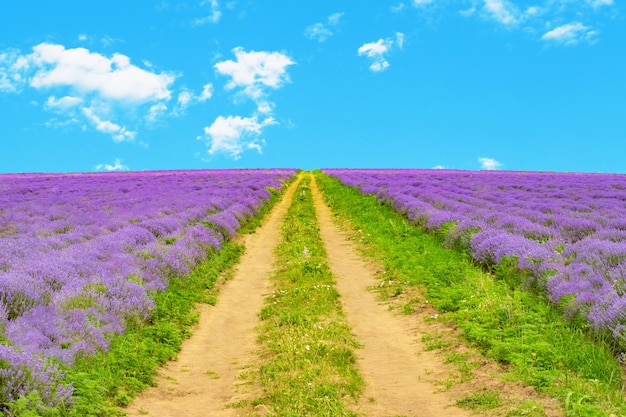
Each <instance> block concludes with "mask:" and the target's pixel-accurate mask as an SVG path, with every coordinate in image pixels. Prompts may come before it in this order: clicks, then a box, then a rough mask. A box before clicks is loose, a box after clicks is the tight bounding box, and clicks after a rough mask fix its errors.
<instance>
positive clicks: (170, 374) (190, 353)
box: [125, 183, 297, 417]
mask: <svg viewBox="0 0 626 417" xmlns="http://www.w3.org/2000/svg"><path fill="white" fill-rule="evenodd" d="M296 186H297V184H296V183H294V184H292V185H291V186H290V187H289V189H288V190H287V191H286V193H285V195H284V197H283V198H282V200H281V201H280V202H278V203H277V204H276V206H275V207H274V208H273V209H272V211H271V213H270V214H269V218H268V219H267V221H266V222H265V223H264V224H263V225H262V226H261V227H260V228H259V229H257V231H256V232H255V233H254V234H250V235H246V236H245V237H244V239H243V240H244V242H243V243H244V245H245V247H246V251H245V253H244V254H243V256H242V258H241V261H240V263H239V265H238V266H237V268H236V271H235V274H234V276H233V278H232V279H231V280H229V281H228V282H226V283H225V284H224V285H223V287H222V288H221V289H220V294H219V297H218V302H217V304H216V305H215V307H212V306H209V305H201V306H200V310H201V315H200V321H199V323H198V326H197V328H196V329H195V330H194V332H193V336H192V337H191V338H189V339H187V340H185V342H184V343H183V347H182V350H181V352H180V353H179V355H178V358H177V360H175V361H173V362H170V363H169V364H168V365H167V366H166V367H165V368H163V370H162V371H161V373H160V375H159V376H158V379H157V386H156V387H154V388H150V389H148V390H146V391H145V392H143V393H142V394H141V395H140V396H139V397H138V398H137V399H136V400H135V401H134V402H133V404H131V406H129V407H128V408H127V409H126V410H125V411H127V412H128V415H129V416H149V417H178V416H186V417H194V416H198V417H199V416H202V417H205V416H224V417H226V416H229V417H230V416H238V415H243V414H244V413H246V412H247V411H245V410H242V409H238V408H229V405H232V404H235V403H237V402H241V401H242V400H243V401H245V400H248V399H251V398H256V397H257V396H258V395H256V394H257V393H258V392H259V391H260V388H259V387H257V386H255V385H254V384H252V385H250V383H249V381H248V378H245V372H246V370H247V369H250V366H251V364H252V363H253V362H254V361H255V359H256V356H255V355H254V351H255V350H257V349H258V348H259V346H258V344H257V341H256V339H257V335H256V331H255V327H256V326H257V325H258V324H259V318H258V313H259V311H260V310H261V308H262V306H263V294H264V293H265V292H266V290H267V286H268V285H269V280H268V275H269V274H270V272H271V271H272V266H273V261H272V260H273V251H274V247H275V246H276V245H277V243H278V241H279V238H280V230H281V228H280V226H281V224H282V222H283V219H284V217H285V215H286V213H287V209H288V208H289V206H290V204H291V199H292V197H293V193H294V191H295V188H296ZM242 376H243V377H244V378H242Z"/></svg>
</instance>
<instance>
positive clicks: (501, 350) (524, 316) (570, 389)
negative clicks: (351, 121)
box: [315, 171, 626, 417]
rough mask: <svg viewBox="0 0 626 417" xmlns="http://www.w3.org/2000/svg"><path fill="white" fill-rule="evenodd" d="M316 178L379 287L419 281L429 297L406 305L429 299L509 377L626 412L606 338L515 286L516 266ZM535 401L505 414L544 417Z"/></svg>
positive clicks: (478, 400)
mask: <svg viewBox="0 0 626 417" xmlns="http://www.w3.org/2000/svg"><path fill="white" fill-rule="evenodd" d="M315 175H316V179H317V183H318V185H319V186H320V188H321V190H322V192H323V194H324V197H325V200H326V203H327V204H329V205H330V207H331V208H332V210H333V212H334V213H335V216H338V217H339V218H340V219H342V220H347V221H348V222H349V224H350V225H351V227H353V228H354V230H356V231H357V233H358V236H360V239H359V240H360V241H361V242H362V243H363V248H364V249H365V251H366V253H367V254H368V255H369V256H371V257H373V258H374V259H375V260H376V261H377V262H378V263H382V265H383V266H384V269H385V272H384V274H383V275H382V276H381V288H379V290H380V291H383V292H385V294H387V296H390V297H397V296H398V295H400V294H402V293H404V292H411V291H408V290H410V289H412V288H413V289H414V288H415V287H417V288H419V292H420V294H423V295H424V296H425V297H426V300H423V299H422V297H421V296H418V297H413V298H409V302H408V303H406V304H405V305H404V307H403V310H404V311H405V312H410V311H411V310H413V309H414V308H418V307H419V305H420V304H422V305H423V304H424V303H429V304H430V305H432V306H433V307H435V309H437V311H438V314H437V315H434V316H433V320H439V321H442V322H446V323H450V324H452V325H454V326H456V327H458V328H459V329H460V330H461V332H462V334H463V337H464V338H465V340H467V342H469V344H470V345H472V346H475V347H477V348H478V349H479V350H480V351H481V352H482V353H483V354H484V355H486V356H487V357H490V358H492V359H495V360H496V361H498V362H500V363H503V364H507V365H508V366H509V367H508V369H509V372H508V374H507V376H506V377H507V379H511V380H520V381H522V382H524V383H526V384H528V385H531V386H533V387H535V388H536V389H537V390H538V391H539V392H543V393H545V394H547V395H549V396H551V397H554V398H557V399H558V400H559V402H560V403H561V404H562V407H563V410H564V412H565V414H566V415H568V416H616V417H617V416H626V400H625V399H624V385H623V380H622V377H623V369H622V367H621V366H620V364H619V362H618V360H617V359H616V358H615V356H614V355H613V353H612V352H611V349H610V347H609V345H608V343H603V342H602V341H601V340H592V338H591V337H590V336H589V334H588V333H586V332H585V331H583V330H582V329H581V328H580V327H579V326H577V325H575V324H572V323H568V322H566V321H564V320H563V319H562V316H561V312H560V311H559V310H558V309H557V308H556V307H554V306H552V305H550V304H549V303H548V302H547V301H546V299H545V297H543V296H542V295H541V294H536V293H533V292H528V291H523V290H521V289H518V288H511V285H510V284H509V281H510V280H511V277H510V276H509V275H510V274H512V273H513V272H512V271H511V270H510V269H503V270H502V271H499V272H498V273H496V274H490V273H488V272H486V271H484V270H482V269H481V268H480V267H478V266H476V265H475V264H474V263H473V262H472V260H471V259H470V257H469V255H468V254H467V253H461V252H459V251H455V250H452V249H447V248H444V247H443V245H442V242H441V240H440V239H439V238H438V237H436V236H433V235H429V234H427V233H426V232H424V231H423V230H421V229H419V228H418V227H415V226H413V225H411V224H410V223H409V222H408V221H407V220H406V219H405V218H403V217H402V216H400V215H398V214H397V213H395V212H394V211H393V210H392V209H391V208H390V207H389V206H386V205H383V204H381V203H380V202H378V201H377V200H376V198H375V197H374V196H369V195H363V194H361V193H359V191H358V190H356V189H354V188H350V187H347V186H344V185H342V184H341V183H340V182H339V181H338V180H337V179H335V178H333V177H330V176H328V175H325V174H323V173H321V172H319V171H316V172H315ZM412 292H413V293H414V292H415V291H414V290H413V291H412ZM428 338H430V340H425V341H426V342H429V343H427V345H429V344H430V347H431V348H441V347H445V345H446V342H445V340H438V338H437V337H436V336H432V335H431V336H428ZM438 344H440V345H441V346H439V345H438ZM450 361H451V362H454V361H455V359H454V358H450ZM457 362H459V364H461V365H462V364H463V362H464V361H463V360H460V361H457ZM466 372H470V373H471V370H466ZM496 397H497V396H496V393H493V392H486V393H476V394H474V395H473V396H470V397H467V398H466V399H465V400H460V401H459V403H458V404H459V405H461V406H466V407H468V408H475V407H476V406H484V405H489V404H493V405H494V406H495V405H497V403H498V401H497V398H496ZM535 408H536V407H534V406H533V405H532V404H523V405H521V406H519V407H518V408H516V409H515V410H510V411H509V412H508V413H507V415H508V416H517V415H520V416H521V415H529V416H530V415H532V416H541V415H545V414H544V413H543V412H542V411H541V410H536V409H535Z"/></svg>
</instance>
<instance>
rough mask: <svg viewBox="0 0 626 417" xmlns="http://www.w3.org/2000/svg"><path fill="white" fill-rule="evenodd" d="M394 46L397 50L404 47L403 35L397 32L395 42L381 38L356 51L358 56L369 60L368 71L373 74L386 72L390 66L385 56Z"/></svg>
mask: <svg viewBox="0 0 626 417" xmlns="http://www.w3.org/2000/svg"><path fill="white" fill-rule="evenodd" d="M394 44H395V45H397V46H398V48H400V49H401V48H402V46H403V45H404V34H403V33H401V32H397V33H396V40H395V41H394V40H392V39H382V38H381V39H379V40H377V41H376V42H370V43H366V44H364V45H362V46H361V47H360V48H359V49H358V54H359V56H365V57H367V58H368V59H369V60H370V62H371V64H370V66H369V68H370V70H372V71H374V72H381V71H384V70H386V69H387V68H388V67H389V65H390V64H389V61H387V58H386V57H385V55H387V54H388V53H389V52H390V51H391V49H392V48H393V47H394Z"/></svg>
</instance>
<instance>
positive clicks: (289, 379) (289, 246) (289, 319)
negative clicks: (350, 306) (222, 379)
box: [255, 178, 363, 416]
mask: <svg viewBox="0 0 626 417" xmlns="http://www.w3.org/2000/svg"><path fill="white" fill-rule="evenodd" d="M282 239H283V240H282V242H281V243H280V244H279V245H278V247H277V248H276V251H275V253H276V257H277V271H276V273H275V274H274V276H273V277H272V282H273V284H274V291H273V292H272V294H271V295H270V296H268V297H267V298H266V303H265V307H264V308H263V310H262V311H261V319H262V320H263V324H262V325H261V329H260V334H261V335H262V336H261V338H260V339H261V341H262V342H263V344H264V350H263V352H262V355H263V357H264V358H265V361H264V364H263V366H262V367H261V371H260V380H261V382H262V384H263V386H264V390H265V395H264V396H263V398H260V399H259V400H257V401H255V403H258V404H263V405H265V406H267V407H268V408H270V409H271V410H273V412H274V413H276V415H281V416H350V415H354V414H353V413H352V412H350V411H349V410H347V409H346V407H345V399H346V398H349V397H353V398H355V397H357V396H358V395H359V394H360V393H361V390H362V386H363V381H362V379H361V377H360V376H359V374H358V372H357V370H356V368H355V366H354V363H355V355H354V351H353V349H354V348H355V347H357V346H358V344H357V342H356V341H355V339H354V337H353V336H352V334H351V331H350V328H349V326H348V325H347V323H346V320H345V318H344V316H343V314H342V312H341V305H340V303H339V299H338V297H339V295H338V293H337V291H336V290H335V288H334V287H333V286H332V284H333V282H334V281H333V276H332V274H331V272H330V269H329V268H328V265H327V264H326V253H325V250H324V246H323V243H322V242H321V240H320V236H319V229H318V225H317V222H316V218H315V213H314V211H313V202H312V198H311V193H310V189H309V187H308V179H307V178H305V179H303V180H302V182H301V184H300V186H299V187H298V189H297V190H296V194H295V197H294V201H293V204H292V206H291V208H290V209H289V211H288V213H287V218H286V220H285V223H284V225H283V229H282Z"/></svg>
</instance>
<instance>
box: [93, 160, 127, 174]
mask: <svg viewBox="0 0 626 417" xmlns="http://www.w3.org/2000/svg"><path fill="white" fill-rule="evenodd" d="M96 171H110V172H111V171H128V167H127V166H126V165H123V164H122V160H121V159H120V158H115V161H114V162H113V164H98V165H96Z"/></svg>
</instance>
